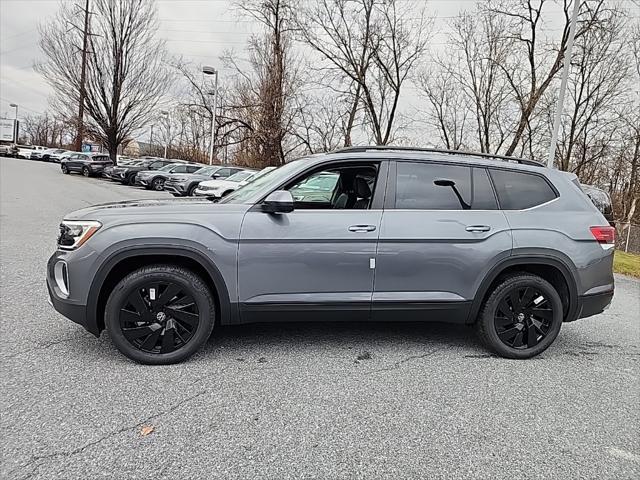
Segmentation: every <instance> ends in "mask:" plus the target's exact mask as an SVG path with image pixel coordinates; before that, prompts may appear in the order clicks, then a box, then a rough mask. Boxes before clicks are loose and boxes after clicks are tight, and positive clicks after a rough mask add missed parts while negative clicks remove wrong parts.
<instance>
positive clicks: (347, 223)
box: [238, 162, 386, 322]
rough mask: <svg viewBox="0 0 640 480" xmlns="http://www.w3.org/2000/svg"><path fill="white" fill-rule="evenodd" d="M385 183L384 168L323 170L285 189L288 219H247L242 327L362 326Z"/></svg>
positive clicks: (256, 212) (241, 254)
mask: <svg viewBox="0 0 640 480" xmlns="http://www.w3.org/2000/svg"><path fill="white" fill-rule="evenodd" d="M385 181H386V163H380V162H375V163H374V162H371V163H367V162H364V163H363V164H360V165H354V164H353V163H352V164H350V165H341V164H340V163H332V164H327V165H324V166H323V167H321V168H316V169H314V170H312V171H310V172H306V173H305V174H303V175H301V176H299V177H298V178H296V179H294V180H293V181H292V182H290V184H288V185H286V186H285V187H284V189H285V190H289V191H290V192H291V194H292V196H293V198H294V211H292V212H290V213H285V214H269V213H264V212H262V211H261V209H260V206H259V205H256V206H255V207H254V208H252V209H251V210H250V211H249V212H247V213H246V215H245V218H244V221H243V224H242V230H241V233H240V245H239V251H238V295H239V303H240V315H241V318H242V320H243V321H245V322H248V321H260V320H298V321H300V320H334V319H335V320H338V319H350V320H367V319H368V318H369V311H370V306H371V294H372V291H373V274H374V270H373V268H374V267H375V251H376V243H377V239H378V232H379V228H380V222H381V219H382V210H381V206H382V198H383V194H384V187H385ZM338 313H340V315H338Z"/></svg>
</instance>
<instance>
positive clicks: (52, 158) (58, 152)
mask: <svg viewBox="0 0 640 480" xmlns="http://www.w3.org/2000/svg"><path fill="white" fill-rule="evenodd" d="M67 152H69V150H65V149H64V148H48V149H46V150H44V151H43V152H42V155H41V159H42V161H44V162H55V163H60V159H61V157H62V155H63V154H65V153H67ZM72 153H76V152H72Z"/></svg>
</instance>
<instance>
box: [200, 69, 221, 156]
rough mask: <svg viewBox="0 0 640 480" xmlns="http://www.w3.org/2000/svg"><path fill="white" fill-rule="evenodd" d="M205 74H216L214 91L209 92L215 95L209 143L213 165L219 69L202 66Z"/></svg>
mask: <svg viewBox="0 0 640 480" xmlns="http://www.w3.org/2000/svg"><path fill="white" fill-rule="evenodd" d="M202 73H204V74H205V75H215V81H214V87H213V91H209V92H207V93H208V94H209V95H213V112H212V113H211V143H210V145H209V165H213V147H214V145H215V143H216V109H217V106H218V70H216V69H215V68H213V67H210V66H208V65H204V66H203V67H202Z"/></svg>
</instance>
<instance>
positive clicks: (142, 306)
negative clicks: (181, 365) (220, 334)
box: [105, 264, 215, 365]
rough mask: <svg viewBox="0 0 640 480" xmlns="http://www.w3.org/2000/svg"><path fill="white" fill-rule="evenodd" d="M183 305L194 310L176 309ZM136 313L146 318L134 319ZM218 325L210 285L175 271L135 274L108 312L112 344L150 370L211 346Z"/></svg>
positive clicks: (173, 268)
mask: <svg viewBox="0 0 640 480" xmlns="http://www.w3.org/2000/svg"><path fill="white" fill-rule="evenodd" d="M164 285H166V286H164ZM152 288H153V289H154V291H153V293H152ZM156 288H157V290H155V289H156ZM170 288H171V289H172V290H171V291H170V293H169V294H168V295H171V294H173V292H179V293H176V294H175V295H174V296H173V297H172V298H169V297H165V298H164V299H163V295H164V294H165V293H167V291H169V289H170ZM183 295H184V296H183ZM152 297H155V301H154V302H153V303H155V306H154V304H153V303H152V300H153V298H152ZM132 298H134V299H135V301H136V305H137V306H138V308H136V306H134V304H133V303H131V299H132ZM181 301H182V305H181V304H180V302H181ZM163 302H164V303H163ZM185 303H186V304H190V305H191V306H189V307H187V308H177V307H176V306H180V307H183V306H184V304H185ZM171 305H174V307H171ZM138 310H140V311H142V315H139V314H138V315H136V313H135V312H137V311H138ZM131 312H134V313H131ZM176 312H179V313H180V316H179V317H178V315H177V313H176ZM161 314H162V315H161ZM172 314H174V315H176V316H175V317H173V316H172ZM196 319H197V321H196ZM196 322H197V323H196ZM194 324H195V325H194ZM214 324H215V300H214V297H213V294H212V293H211V291H210V290H209V288H208V287H207V285H206V283H205V282H204V281H203V280H202V279H201V278H200V277H199V276H198V275H196V274H194V273H193V272H191V271H190V270H187V269H185V268H182V267H178V266H174V265H163V264H160V265H152V266H148V267H143V268H140V269H138V270H135V271H133V272H131V273H130V274H128V275H127V276H126V277H124V278H123V279H122V280H120V282H119V283H118V284H117V285H116V286H115V288H114V289H113V291H112V292H111V294H110V295H109V299H108V300H107V304H106V307H105V326H106V328H107V332H108V334H109V337H110V338H111V341H112V342H113V344H114V345H115V346H116V347H117V348H118V350H120V352H122V353H123V354H124V355H126V356H127V357H129V358H130V359H131V360H134V361H136V362H139V363H144V364H147V365H168V364H172V363H178V362H181V361H183V360H186V359H187V358H189V357H190V356H191V355H193V354H194V353H195V352H196V351H197V350H199V349H200V348H201V347H202V346H203V345H204V344H205V343H206V342H207V340H208V339H209V337H210V336H211V332H212V331H213V326H214ZM158 332H159V333H158ZM172 332H173V333H172ZM183 337H184V338H183ZM165 347H167V348H166V352H163V351H162V350H164V349H165ZM171 348H172V349H171Z"/></svg>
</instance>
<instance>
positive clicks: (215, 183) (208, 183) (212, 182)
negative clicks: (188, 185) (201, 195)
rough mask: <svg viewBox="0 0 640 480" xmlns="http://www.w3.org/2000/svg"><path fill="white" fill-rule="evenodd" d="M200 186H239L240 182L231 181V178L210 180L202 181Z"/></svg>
mask: <svg viewBox="0 0 640 480" xmlns="http://www.w3.org/2000/svg"><path fill="white" fill-rule="evenodd" d="M200 186H202V187H209V188H225V187H237V186H238V182H230V181H229V180H208V181H206V182H200Z"/></svg>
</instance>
